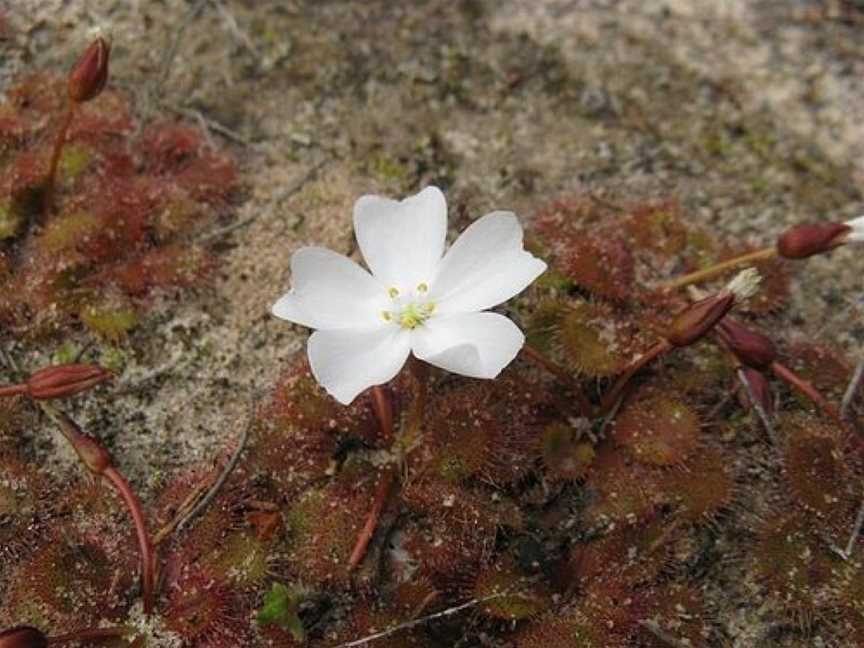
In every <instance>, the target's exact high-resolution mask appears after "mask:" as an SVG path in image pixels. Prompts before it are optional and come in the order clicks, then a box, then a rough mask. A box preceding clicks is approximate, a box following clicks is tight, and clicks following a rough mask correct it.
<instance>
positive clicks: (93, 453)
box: [0, 414, 114, 648]
mask: <svg viewBox="0 0 864 648" xmlns="http://www.w3.org/2000/svg"><path fill="white" fill-rule="evenodd" d="M56 421H57V423H58V425H60V431H61V432H63V436H65V437H66V439H67V440H68V441H69V443H70V444H72V448H73V449H74V450H75V453H76V454H77V455H78V458H79V459H81V463H83V464H84V465H85V466H86V467H87V470H89V471H90V472H91V473H93V474H94V475H101V474H103V473H104V472H105V470H106V469H107V468H109V467H110V466H112V465H113V463H114V462H113V460H112V459H111V455H110V454H108V451H107V450H106V449H105V448H103V447H102V444H101V443H99V441H97V440H96V439H94V438H93V437H91V436H90V435H88V434H84V432H82V431H81V428H80V427H78V424H77V423H75V421H73V420H72V419H71V418H69V417H68V416H66V415H65V414H61V415H59V418H57V419H56ZM0 648H2V647H0Z"/></svg>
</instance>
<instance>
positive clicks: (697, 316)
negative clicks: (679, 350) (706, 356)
mask: <svg viewBox="0 0 864 648" xmlns="http://www.w3.org/2000/svg"><path fill="white" fill-rule="evenodd" d="M734 304H735V295H733V294H732V293H731V292H728V291H725V290H724V291H723V292H721V293H718V294H716V295H712V296H711V297H706V298H705V299H702V300H700V301H697V302H695V303H693V304H690V306H688V307H687V308H685V309H684V310H683V311H682V312H681V313H679V314H678V316H677V317H676V318H675V319H674V320H673V322H672V325H671V326H670V327H669V333H668V334H667V335H666V339H667V340H668V342H669V343H670V344H672V345H673V346H676V347H683V346H689V345H691V344H693V343H694V342H698V341H699V340H700V339H702V338H703V337H705V335H707V334H708V333H709V332H710V331H711V329H713V328H714V326H715V325H716V324H717V322H719V321H720V320H721V319H723V317H724V316H725V315H726V313H728V312H729V310H730V309H731V308H732V306H733V305H734Z"/></svg>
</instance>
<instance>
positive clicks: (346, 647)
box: [333, 592, 519, 648]
mask: <svg viewBox="0 0 864 648" xmlns="http://www.w3.org/2000/svg"><path fill="white" fill-rule="evenodd" d="M505 596H519V595H518V594H516V593H511V592H499V593H498V594H490V595H489V596H484V597H482V598H475V599H471V600H470V601H467V602H466V603H462V604H461V605H457V606H456V607H451V608H447V609H446V610H441V612H436V613H435V614H430V615H428V616H425V617H420V618H419V619H414V620H413V621H406V622H405V623H400V624H399V625H395V626H393V627H392V628H388V629H387V630H382V631H381V632H376V633H375V634H371V635H369V636H366V637H363V638H362V639H355V640H354V641H349V642H347V643H341V644H339V645H338V646H334V647H333V648H354V647H355V646H364V645H366V644H368V643H370V642H372V641H375V640H376V639H383V638H384V637H389V636H390V635H392V634H395V633H397V632H401V631H402V630H409V629H411V628H414V627H416V626H418V625H422V624H424V623H427V622H429V621H434V620H435V619H441V618H443V617H448V616H452V615H454V614H457V613H459V612H461V611H462V610H467V609H468V608H472V607H475V606H477V605H480V604H481V603H486V602H487V601H491V600H493V599H497V598H503V597H505Z"/></svg>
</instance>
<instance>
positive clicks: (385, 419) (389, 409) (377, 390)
mask: <svg viewBox="0 0 864 648" xmlns="http://www.w3.org/2000/svg"><path fill="white" fill-rule="evenodd" d="M372 409H374V410H375V416H376V417H377V418H378V424H379V425H380V426H381V438H382V439H386V440H389V439H392V438H393V402H392V400H391V399H390V394H389V392H388V391H387V388H386V387H382V386H381V385H376V386H374V387H373V388H372Z"/></svg>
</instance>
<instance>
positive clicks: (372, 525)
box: [348, 468, 396, 571]
mask: <svg viewBox="0 0 864 648" xmlns="http://www.w3.org/2000/svg"><path fill="white" fill-rule="evenodd" d="M395 482H396V471H395V470H394V469H393V468H388V469H387V472H386V473H385V474H384V475H383V476H382V478H381V481H380V482H378V488H377V489H376V490H375V499H373V500H372V508H371V509H369V514H368V515H367V516H366V523H365V524H364V525H363V529H361V531H360V535H358V536H357V542H356V543H355V544H354V550H353V551H352V552H351V557H350V558H348V571H354V570H355V569H356V568H357V566H358V565H359V564H360V562H361V561H362V560H363V557H364V556H365V555H366V550H367V549H368V548H369V543H370V542H371V541H372V536H374V535H375V529H377V528H378V521H379V520H380V519H381V513H382V512H383V511H384V506H385V505H386V504H387V498H388V497H389V496H390V491H391V489H392V487H393V484H394V483H395Z"/></svg>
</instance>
